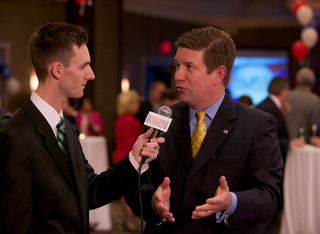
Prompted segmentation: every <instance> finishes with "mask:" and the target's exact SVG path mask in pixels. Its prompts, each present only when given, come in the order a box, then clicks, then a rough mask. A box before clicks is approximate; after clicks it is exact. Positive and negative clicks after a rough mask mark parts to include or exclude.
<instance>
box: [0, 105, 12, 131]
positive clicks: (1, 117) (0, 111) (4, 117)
mask: <svg viewBox="0 0 320 234" xmlns="http://www.w3.org/2000/svg"><path fill="white" fill-rule="evenodd" d="M11 117H12V115H11V113H10V111H8V110H7V109H6V108H4V107H2V106H0V129H1V127H2V125H3V124H4V123H5V122H7V121H8V120H9V119H10V118H11Z"/></svg>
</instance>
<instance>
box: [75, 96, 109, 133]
mask: <svg viewBox="0 0 320 234" xmlns="http://www.w3.org/2000/svg"><path fill="white" fill-rule="evenodd" d="M76 119H77V123H78V127H79V131H80V134H81V133H83V134H85V135H86V136H100V135H102V134H103V133H104V125H103V121H102V118H101V116H100V114H99V112H98V111H96V110H94V108H93V103H92V101H91V100H90V99H89V98H84V99H83V101H82V104H81V109H80V110H79V111H78V114H77V117H76Z"/></svg>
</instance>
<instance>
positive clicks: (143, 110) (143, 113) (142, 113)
mask: <svg viewBox="0 0 320 234" xmlns="http://www.w3.org/2000/svg"><path fill="white" fill-rule="evenodd" d="M149 111H152V105H151V103H150V101H149V100H148V99H146V100H144V101H142V102H141V103H140V109H139V112H138V113H137V114H136V116H137V118H138V119H139V121H140V122H141V123H142V124H143V123H144V121H145V119H146V117H147V115H148V114H149Z"/></svg>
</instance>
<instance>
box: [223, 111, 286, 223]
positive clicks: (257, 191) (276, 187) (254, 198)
mask: <svg viewBox="0 0 320 234" xmlns="http://www.w3.org/2000/svg"><path fill="white" fill-rule="evenodd" d="M276 126H277V125H276V120H275V118H274V117H273V116H271V115H267V116H266V117H265V118H264V119H263V120H262V121H261V123H260V124H259V126H258V128H257V129H256V133H255V134H254V137H253V139H252V146H251V149H250V153H249V158H248V162H247V163H248V165H247V169H246V173H245V180H244V185H243V188H244V190H243V191H235V194H236V195H237V197H238V205H237V209H236V211H235V213H234V217H233V219H232V221H231V223H230V225H229V227H235V226H255V225H257V224H258V223H263V222H265V221H267V220H268V218H270V217H273V216H274V215H275V214H276V212H277V211H278V209H279V207H281V202H282V198H281V191H280V188H281V181H282V170H281V168H282V167H283V163H282V159H281V152H280V148H279V144H278V141H277V140H276V139H277V130H276ZM227 179H228V178H227Z"/></svg>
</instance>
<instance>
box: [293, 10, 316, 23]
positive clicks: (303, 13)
mask: <svg viewBox="0 0 320 234" xmlns="http://www.w3.org/2000/svg"><path fill="white" fill-rule="evenodd" d="M296 17H297V20H298V22H299V23H300V24H301V25H303V26H305V25H307V24H308V23H310V21H311V20H312V18H313V11H312V9H311V7H310V6H308V5H302V6H300V7H299V8H298V10H297V14H296Z"/></svg>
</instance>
